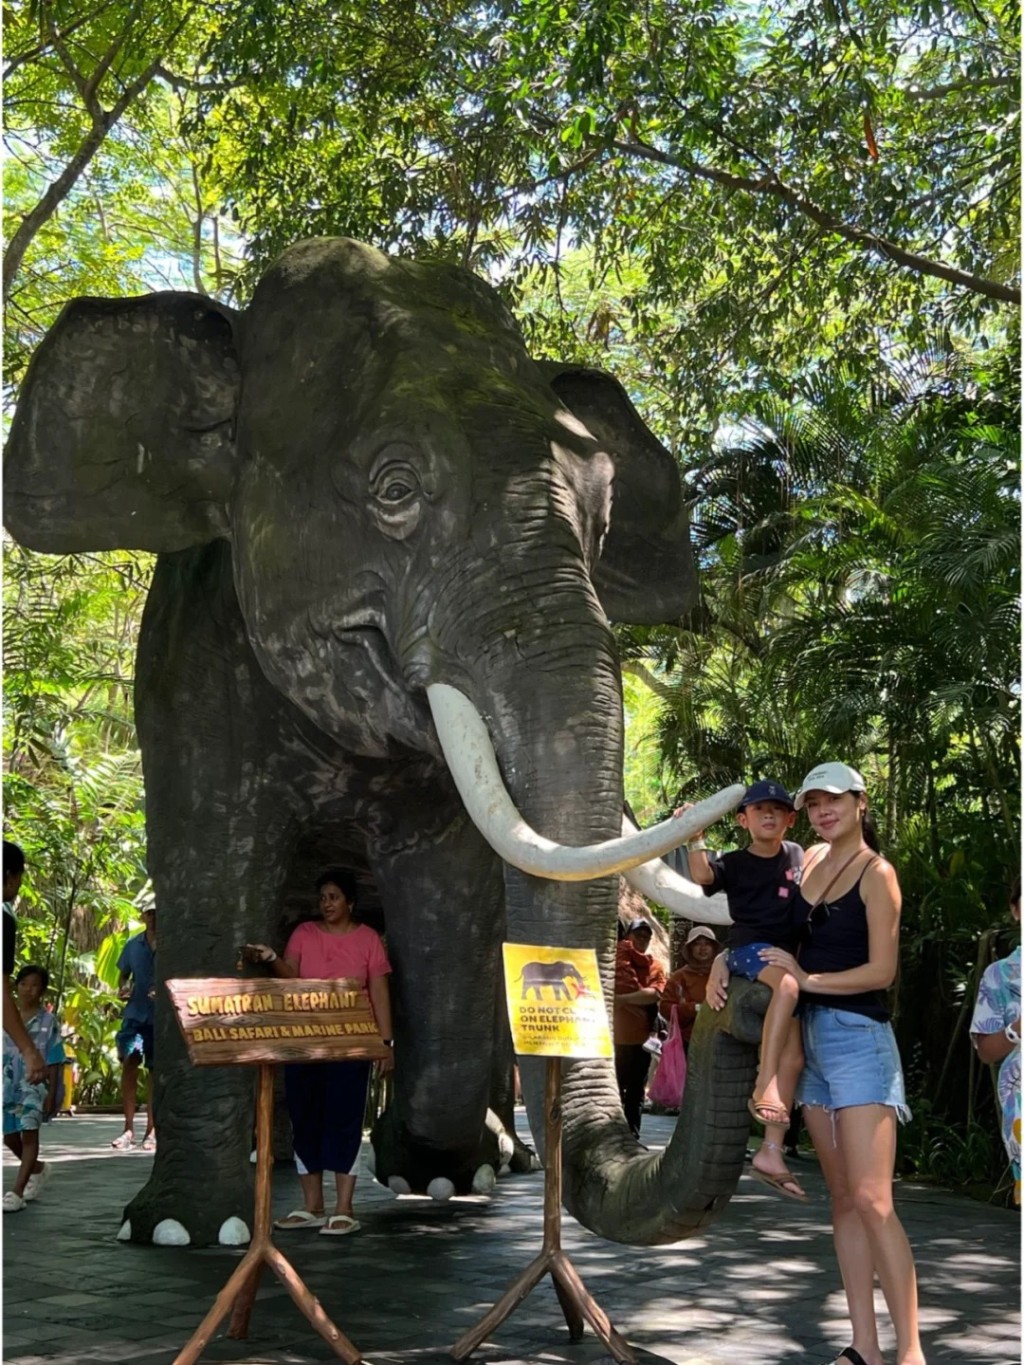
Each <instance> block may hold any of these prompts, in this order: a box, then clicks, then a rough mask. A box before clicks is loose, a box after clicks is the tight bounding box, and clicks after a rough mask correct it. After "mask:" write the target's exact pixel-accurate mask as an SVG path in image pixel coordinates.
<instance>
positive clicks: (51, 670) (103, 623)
mask: <svg viewBox="0 0 1024 1365" xmlns="http://www.w3.org/2000/svg"><path fill="white" fill-rule="evenodd" d="M148 579H149V562H148V556H141V555H127V554H122V555H119V556H104V557H95V558H94V557H91V556H69V557H67V558H60V559H58V558H55V557H53V556H44V555H35V554H30V553H28V552H26V551H24V550H22V549H20V548H18V547H17V546H14V545H12V544H10V543H8V544H7V545H5V549H4V621H5V630H4V703H5V704H4V759H5V762H4V818H5V835H6V836H7V837H9V838H12V839H14V840H15V841H16V842H17V843H19V844H21V846H22V848H23V849H24V851H25V856H26V859H27V862H28V875H27V876H26V879H25V882H24V883H23V889H22V894H21V896H20V898H19V905H18V914H19V921H20V926H21V932H20V936H19V937H20V952H21V956H22V958H23V960H25V961H34V962H39V963H41V964H42V965H43V966H45V967H46V968H47V969H48V970H49V972H50V975H51V990H52V994H53V997H54V999H55V1002H56V1004H57V1005H58V1007H59V1008H62V1012H63V1015H64V1018H65V1021H66V1022H67V1023H68V1024H69V1026H70V1027H71V1029H72V1036H73V1039H74V1040H75V1042H74V1043H73V1046H75V1048H76V1052H77V1054H78V1057H79V1061H80V1064H81V1073H80V1080H81V1081H83V1082H84V1084H85V1091H84V1096H85V1098H87V1099H88V1098H92V1099H96V1098H101V1097H102V1098H113V1089H112V1087H113V1077H114V1072H115V1067H116V1060H115V1057H114V1051H113V1036H114V1032H115V1031H116V1021H117V1018H118V1017H119V1009H118V1006H117V1001H116V997H115V995H114V993H113V988H114V987H115V986H116V984H117V973H116V970H114V963H116V957H117V952H119V950H120V945H121V944H122V943H123V940H124V937H125V933H126V929H127V926H128V925H129V924H130V923H131V922H133V921H136V922H137V921H138V905H139V904H140V898H141V897H143V896H144V895H145V888H146V872H145V828H144V804H143V790H142V770H141V765H140V762H139V755H138V749H137V744H136V740H135V731H134V725H133V722H132V716H131V706H132V682H133V676H134V651H135V643H136V640H137V636H138V626H139V620H140V617H141V606H142V600H143V597H144V595H145V591H146V587H147V584H148Z"/></svg>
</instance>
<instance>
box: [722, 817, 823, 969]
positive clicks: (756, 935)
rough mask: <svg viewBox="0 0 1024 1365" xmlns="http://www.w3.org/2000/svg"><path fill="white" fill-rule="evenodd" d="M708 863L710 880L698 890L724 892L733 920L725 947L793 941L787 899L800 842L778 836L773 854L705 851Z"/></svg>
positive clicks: (792, 893)
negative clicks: (712, 879) (763, 855)
mask: <svg viewBox="0 0 1024 1365" xmlns="http://www.w3.org/2000/svg"><path fill="white" fill-rule="evenodd" d="M708 863H709V864H710V865H711V871H712V872H713V873H714V875H715V880H714V881H713V882H712V883H711V885H710V886H705V887H704V894H705V896H713V895H714V894H715V892H716V891H724V892H725V895H726V899H727V900H728V902H729V914H730V915H731V916H732V918H733V924H732V928H731V929H730V930H729V947H730V948H742V947H744V946H745V945H746V944H748V943H771V944H774V946H775V947H776V948H786V949H788V950H790V951H792V949H793V948H794V947H795V946H796V943H797V941H798V939H797V926H796V924H795V923H794V921H793V902H794V900H795V898H796V891H797V887H798V886H799V885H800V872H801V870H802V868H803V865H804V851H803V849H802V848H801V847H800V845H799V844H791V843H789V841H788V840H783V844H782V847H781V848H780V849H779V851H778V853H777V854H776V855H775V857H774V858H760V857H758V855H757V854H756V853H751V852H750V850H749V849H746V848H739V849H736V850H735V852H733V853H709V854H708Z"/></svg>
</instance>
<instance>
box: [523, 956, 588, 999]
mask: <svg viewBox="0 0 1024 1365" xmlns="http://www.w3.org/2000/svg"><path fill="white" fill-rule="evenodd" d="M516 979H517V980H518V981H521V982H522V983H523V989H522V991H521V992H520V995H519V999H520V1000H525V999H526V992H527V991H533V993H534V994H533V998H534V1000H542V999H543V998H544V997H543V995H542V991H543V989H544V987H545V986H547V987H549V988H550V990H551V991H552V992H553V993H554V998H555V999H556V1000H571V999H573V997H572V996H571V995H570V994H569V987H568V986H567V985H566V982H567V981H574V982H575V983H576V995H577V996H580V995H586V994H587V983H586V981H584V979H583V975H582V973H581V972H579V971H578V970H577V969H576V968H575V967H574V966H573V964H572V963H571V962H528V963H527V964H526V966H525V967H524V968H523V970H522V971H521V972H520V973H519V976H518V977H517V978H516Z"/></svg>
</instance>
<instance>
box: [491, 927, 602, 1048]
mask: <svg viewBox="0 0 1024 1365" xmlns="http://www.w3.org/2000/svg"><path fill="white" fill-rule="evenodd" d="M502 954H503V956H504V961H505V998H506V1003H507V1005H508V1019H509V1024H510V1025H511V1027H512V1046H513V1047H514V1048H515V1050H516V1052H518V1053H519V1054H520V1055H521V1056H526V1057H611V1056H612V1055H613V1054H612V1038H611V1033H610V1032H609V1030H608V1014H607V1011H606V1009H605V1003H604V992H603V991H602V989H601V977H600V974H599V972H598V970H597V954H596V953H595V952H594V950H593V948H548V947H541V946H540V945H532V946H531V945H530V944H528V943H505V944H503V945H502Z"/></svg>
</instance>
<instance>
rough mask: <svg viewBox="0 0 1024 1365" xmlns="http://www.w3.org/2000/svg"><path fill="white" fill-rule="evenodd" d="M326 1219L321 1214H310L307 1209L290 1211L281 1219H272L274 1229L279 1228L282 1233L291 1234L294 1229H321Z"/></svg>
mask: <svg viewBox="0 0 1024 1365" xmlns="http://www.w3.org/2000/svg"><path fill="white" fill-rule="evenodd" d="M326 1222H327V1219H326V1218H325V1217H324V1215H323V1214H322V1213H310V1211H309V1209H292V1211H291V1213H286V1214H285V1216H284V1217H283V1218H275V1219H274V1227H275V1228H280V1229H281V1231H282V1232H291V1231H292V1230H293V1229H294V1228H321V1229H322V1228H323V1225H324V1224H325V1223H326Z"/></svg>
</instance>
